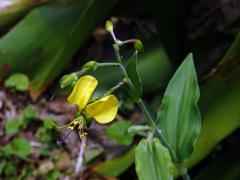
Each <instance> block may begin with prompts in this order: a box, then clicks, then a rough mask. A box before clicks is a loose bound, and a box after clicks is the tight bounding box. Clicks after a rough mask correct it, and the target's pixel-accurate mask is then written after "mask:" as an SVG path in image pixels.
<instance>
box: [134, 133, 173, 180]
mask: <svg viewBox="0 0 240 180" xmlns="http://www.w3.org/2000/svg"><path fill="white" fill-rule="evenodd" d="M135 163H136V171H137V175H138V178H139V180H172V179H173V176H172V161H171V157H170V155H169V152H168V150H167V149H166V148H165V147H163V146H162V145H161V143H160V142H159V140H158V139H156V138H155V139H153V140H146V139H143V140H141V142H140V143H139V145H138V146H137V148H136V150H135Z"/></svg>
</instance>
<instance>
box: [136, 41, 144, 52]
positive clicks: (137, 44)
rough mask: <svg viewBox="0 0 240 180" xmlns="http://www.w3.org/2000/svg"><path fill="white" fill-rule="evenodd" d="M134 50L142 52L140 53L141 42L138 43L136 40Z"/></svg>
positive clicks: (141, 49)
mask: <svg viewBox="0 0 240 180" xmlns="http://www.w3.org/2000/svg"><path fill="white" fill-rule="evenodd" d="M134 48H135V49H136V50H137V51H139V52H142V51H143V50H144V48H143V44H142V41H140V40H139V39H137V40H136V41H135V42H134Z"/></svg>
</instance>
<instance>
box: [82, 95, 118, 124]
mask: <svg viewBox="0 0 240 180" xmlns="http://www.w3.org/2000/svg"><path fill="white" fill-rule="evenodd" d="M117 110H118V99H117V98H116V97H115V96H114V95H110V96H106V97H104V98H102V99H99V100H98V101H96V102H94V103H92V104H89V105H87V107H86V113H87V115H88V116H89V117H91V118H95V119H96V121H97V122H98V123H100V124H105V123H108V122H111V121H112V120H114V118H115V116H116V114H117Z"/></svg>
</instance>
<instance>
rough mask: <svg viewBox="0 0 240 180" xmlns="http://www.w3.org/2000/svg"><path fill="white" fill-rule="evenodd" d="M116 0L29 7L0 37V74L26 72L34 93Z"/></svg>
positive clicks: (80, 0)
mask: <svg viewBox="0 0 240 180" xmlns="http://www.w3.org/2000/svg"><path fill="white" fill-rule="evenodd" d="M116 2H117V0H107V1H105V0H69V1H66V2H65V1H62V0H59V1H55V2H54V3H51V4H49V5H46V6H42V7H40V8H36V9H34V10H33V11H31V12H30V13H29V14H28V15H27V16H26V17H25V18H24V19H23V20H22V21H20V23H18V24H17V25H16V26H15V27H14V28H12V29H11V31H9V32H8V33H7V34H6V35H5V36H4V37H3V38H2V39H1V40H0V77H2V76H6V75H8V74H9V73H13V72H22V73H25V74H27V75H28V76H29V77H30V80H31V86H30V87H31V95H32V97H35V98H36V97H37V96H38V95H39V93H41V92H42V91H43V90H44V89H45V88H46V86H47V85H48V84H49V83H51V82H52V81H53V80H54V78H55V77H56V76H57V75H59V74H60V72H61V71H62V70H63V68H65V67H66V65H67V63H68V62H69V61H70V60H71V58H72V57H73V55H74V54H75V53H76V51H77V50H78V48H79V47H80V46H81V45H82V44H83V43H84V41H85V40H86V39H87V37H88V36H89V35H90V34H91V32H92V31H93V29H94V28H95V27H96V25H97V24H99V23H100V22H101V21H102V20H103V18H104V17H105V16H106V15H107V13H108V12H109V10H110V9H111V8H112V7H113V6H114V5H115V3H116Z"/></svg>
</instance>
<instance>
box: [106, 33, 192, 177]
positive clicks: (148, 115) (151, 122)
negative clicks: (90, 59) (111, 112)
mask: <svg viewBox="0 0 240 180" xmlns="http://www.w3.org/2000/svg"><path fill="white" fill-rule="evenodd" d="M110 34H111V35H112V37H113V39H114V42H115V44H114V45H113V48H114V50H115V55H116V59H117V61H118V63H119V69H120V72H121V73H122V75H123V77H124V79H126V83H127V85H128V86H129V88H130V89H134V85H133V83H132V81H131V79H130V78H129V76H128V73H127V71H126V69H125V67H124V66H123V64H122V57H121V55H120V47H121V46H122V45H123V44H126V43H134V47H135V49H136V52H138V50H137V48H139V50H142V49H143V47H142V45H141V42H140V43H139V40H137V39H130V40H126V41H120V40H118V39H117V38H116V36H115V34H114V32H113V29H111V31H110ZM135 42H136V43H135ZM135 103H137V104H138V106H139V108H140V109H141V111H142V112H143V114H144V116H145V117H146V119H147V121H148V123H149V125H150V126H151V127H152V129H153V132H154V133H155V134H156V136H157V137H158V138H159V139H160V140H161V142H162V144H163V145H164V146H165V147H166V148H167V149H168V150H169V153H170V155H171V158H172V160H173V162H175V163H177V162H178V161H177V157H176V154H175V153H174V151H173V150H172V148H171V147H170V146H169V144H168V143H167V142H166V140H165V139H164V138H163V136H162V133H161V131H160V130H159V129H158V128H156V123H155V121H154V119H153V117H152V116H151V113H150V112H149V111H148V109H147V107H146V106H145V104H144V102H143V101H142V99H141V97H140V98H139V99H138V100H135ZM177 168H178V170H179V172H180V174H181V176H182V178H183V179H184V180H190V179H191V178H190V176H189V175H188V172H187V169H185V168H184V166H183V165H181V164H180V165H179V164H177ZM183 169H184V171H183Z"/></svg>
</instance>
